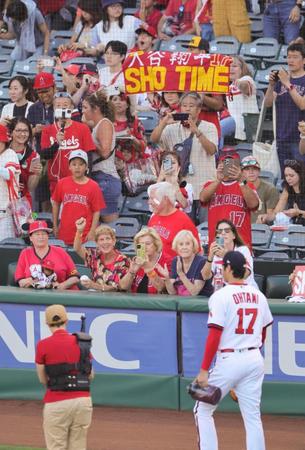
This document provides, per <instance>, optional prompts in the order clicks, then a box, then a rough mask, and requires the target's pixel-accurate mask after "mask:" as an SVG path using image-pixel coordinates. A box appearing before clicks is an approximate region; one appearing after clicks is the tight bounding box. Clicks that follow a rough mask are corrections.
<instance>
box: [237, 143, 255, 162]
mask: <svg viewBox="0 0 305 450" xmlns="http://www.w3.org/2000/svg"><path fill="white" fill-rule="evenodd" d="M235 150H236V151H237V153H238V154H239V157H240V159H241V160H242V159H243V158H244V157H245V156H249V155H252V144H250V143H248V142H241V143H240V144H237V145H236V146H235Z"/></svg>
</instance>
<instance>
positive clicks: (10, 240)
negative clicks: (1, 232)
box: [0, 237, 26, 247]
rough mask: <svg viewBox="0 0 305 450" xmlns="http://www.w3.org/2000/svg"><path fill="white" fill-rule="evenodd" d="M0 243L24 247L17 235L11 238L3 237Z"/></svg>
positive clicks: (22, 241)
mask: <svg viewBox="0 0 305 450" xmlns="http://www.w3.org/2000/svg"><path fill="white" fill-rule="evenodd" d="M0 245H1V246H3V245H13V246H18V247H25V246H26V244H25V242H24V240H23V239H22V238H19V237H11V238H5V239H2V241H0Z"/></svg>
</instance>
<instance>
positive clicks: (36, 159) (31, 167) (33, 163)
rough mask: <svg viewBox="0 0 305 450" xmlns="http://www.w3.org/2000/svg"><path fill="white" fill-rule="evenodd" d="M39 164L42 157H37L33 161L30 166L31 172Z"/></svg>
mask: <svg viewBox="0 0 305 450" xmlns="http://www.w3.org/2000/svg"><path fill="white" fill-rule="evenodd" d="M38 162H40V156H39V155H38V156H35V158H33V159H32V161H31V164H30V172H32V170H33V167H34V165H35V164H37V163H38Z"/></svg>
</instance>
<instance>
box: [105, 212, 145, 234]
mask: <svg viewBox="0 0 305 450" xmlns="http://www.w3.org/2000/svg"><path fill="white" fill-rule="evenodd" d="M109 226H110V227H112V228H113V229H114V230H115V234H116V237H117V239H133V238H134V236H135V235H136V234H137V232H138V231H139V230H140V224H139V222H138V220H137V219H136V218H135V217H119V218H118V219H116V220H114V221H113V222H110V223H109Z"/></svg>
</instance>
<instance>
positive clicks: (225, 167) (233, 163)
mask: <svg viewBox="0 0 305 450" xmlns="http://www.w3.org/2000/svg"><path fill="white" fill-rule="evenodd" d="M237 165H239V161H238V160H237V159H233V158H227V159H225V160H224V162H223V174H224V176H225V177H227V176H229V169H230V168H231V167H233V166H237Z"/></svg>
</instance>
